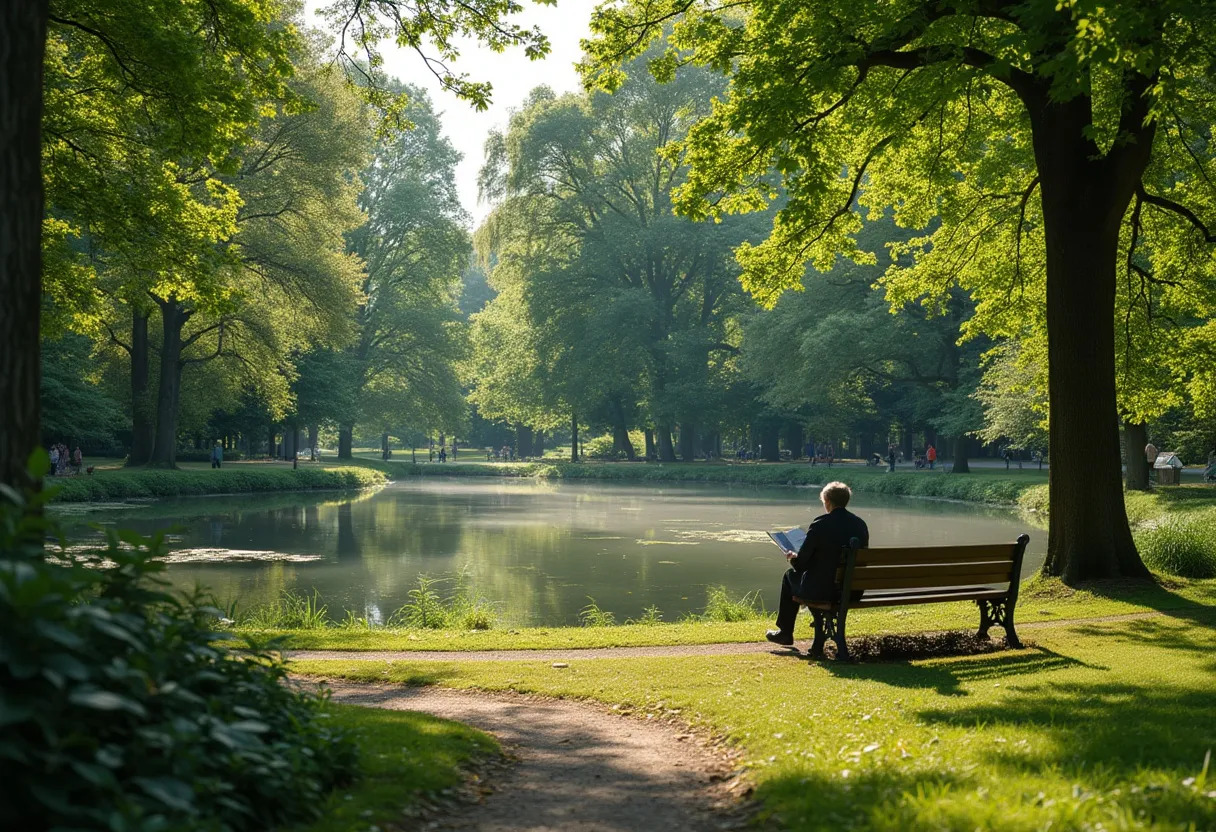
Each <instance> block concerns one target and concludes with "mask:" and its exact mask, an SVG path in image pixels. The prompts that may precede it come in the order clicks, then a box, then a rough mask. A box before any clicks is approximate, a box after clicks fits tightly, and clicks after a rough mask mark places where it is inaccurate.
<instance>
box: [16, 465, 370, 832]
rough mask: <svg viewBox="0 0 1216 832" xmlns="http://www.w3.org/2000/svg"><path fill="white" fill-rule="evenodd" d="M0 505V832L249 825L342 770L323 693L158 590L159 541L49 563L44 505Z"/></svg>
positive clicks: (314, 807) (343, 743)
mask: <svg viewBox="0 0 1216 832" xmlns="http://www.w3.org/2000/svg"><path fill="white" fill-rule="evenodd" d="M0 499H2V500H3V503H2V504H0V633H2V634H3V635H2V636H0V777H2V778H3V782H4V789H3V792H2V794H0V826H3V827H5V828H8V827H9V825H10V824H19V825H20V828H28V829H45V828H61V829H85V828H89V829H94V828H105V829H110V830H116V832H120V831H121V832H126V831H127V830H141V831H142V830H147V832H152V830H208V831H209V832H210V831H211V830H233V832H239V831H240V830H255V829H256V830H261V829H265V828H267V827H271V826H275V825H278V824H281V823H285V822H290V821H295V820H299V819H306V818H310V817H312V816H315V814H316V813H317V811H318V810H319V807H320V805H321V803H322V802H323V801H324V799H325V795H326V793H327V792H329V791H330V790H331V789H332V788H333V787H334V786H335V785H338V784H340V783H343V782H346V781H348V780H349V779H351V777H352V776H353V775H354V774H355V768H356V763H357V760H356V753H355V747H354V745H353V743H352V742H351V741H350V740H349V739H348V738H347V737H346V736H345V734H344V733H343V732H342V731H341V730H338V729H337V728H335V727H334V726H333V725H332V724H331V723H330V721H329V719H328V717H329V714H328V710H327V707H326V704H325V701H324V700H323V699H322V698H318V697H316V696H313V695H308V694H305V693H303V692H299V691H297V690H294V689H293V688H291V687H289V686H287V685H286V684H285V681H286V673H287V671H286V668H285V667H284V665H283V664H282V662H281V661H279V660H278V659H277V658H275V657H274V655H273V654H272V653H271V652H269V651H268V650H266V649H264V648H263V647H259V646H251V647H248V648H231V649H230V648H225V647H222V646H218V645H216V644H215V643H214V635H215V633H214V628H213V626H212V625H213V624H214V622H215V619H216V618H217V617H218V616H219V614H220V612H219V610H216V609H214V608H211V607H208V606H205V605H204V604H203V603H201V600H200V598H199V597H198V596H197V595H191V596H187V595H179V594H175V593H171V592H170V591H168V590H167V589H165V588H164V584H163V583H162V581H161V580H160V579H158V577H157V573H158V572H159V571H160V570H162V569H163V568H164V567H163V564H161V563H160V562H158V561H157V560H155V559H154V558H155V556H156V555H157V554H159V553H161V551H162V540H161V539H160V537H159V536H158V537H156V538H153V539H150V540H149V539H143V538H140V537H138V536H136V535H127V534H120V535H111V537H110V543H109V547H108V548H107V549H106V550H105V551H103V552H99V553H96V554H88V555H76V554H68V553H67V552H57V553H54V554H51V555H49V556H48V554H47V552H46V550H45V548H44V542H43V541H44V540H45V538H46V536H47V535H48V533H54V529H53V528H51V527H50V525H49V523H48V522H47V521H46V520H45V519H43V518H42V517H40V516H39V515H38V514H37V513H36V509H37V508H38V507H39V503H40V502H42V501H43V500H45V495H40V496H39V497H36V498H35V502H34V503H33V505H32V506H31V507H30V509H31V510H26V507H25V506H23V505H22V503H21V501H20V500H19V499H17V498H16V496H15V495H14V494H13V493H12V492H11V490H8V489H3V494H0ZM120 541H121V543H123V544H126V546H122V545H120ZM12 828H18V827H17V825H13V826H12Z"/></svg>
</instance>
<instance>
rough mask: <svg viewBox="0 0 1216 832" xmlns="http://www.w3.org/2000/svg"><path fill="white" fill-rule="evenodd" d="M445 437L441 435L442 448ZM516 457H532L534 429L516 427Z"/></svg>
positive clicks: (521, 426)
mask: <svg viewBox="0 0 1216 832" xmlns="http://www.w3.org/2000/svg"><path fill="white" fill-rule="evenodd" d="M442 440H443V436H442V434H441V435H440V445H441V446H442V444H443V443H442ZM515 456H516V457H518V458H519V459H526V458H528V457H530V456H532V428H530V427H528V426H527V425H516V426H515Z"/></svg>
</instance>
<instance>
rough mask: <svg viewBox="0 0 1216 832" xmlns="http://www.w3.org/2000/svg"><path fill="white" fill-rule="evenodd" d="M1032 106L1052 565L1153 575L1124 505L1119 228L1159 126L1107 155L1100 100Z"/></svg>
mask: <svg viewBox="0 0 1216 832" xmlns="http://www.w3.org/2000/svg"><path fill="white" fill-rule="evenodd" d="M1084 104H1085V106H1084V108H1083V111H1082V112H1080V113H1078V112H1077V109H1078V107H1080V106H1081V105H1080V104H1078V103H1076V102H1071V103H1066V104H1052V105H1047V106H1045V107H1043V108H1042V110H1040V111H1038V112H1032V113H1031V118H1032V124H1033V126H1034V144H1035V158H1036V161H1037V163H1038V170H1039V177H1040V181H1041V185H1040V187H1041V191H1042V205H1043V226H1044V236H1045V239H1046V250H1047V360H1048V398H1049V400H1050V401H1051V427H1050V452H1051V473H1050V475H1049V480H1048V482H1049V486H1048V487H1049V495H1050V506H1051V529H1050V532H1049V533H1048V539H1047V559H1046V561H1045V562H1044V564H1043V571H1044V572H1045V573H1046V574H1049V575H1058V576H1060V577H1061V578H1063V579H1064V581H1065V582H1067V583H1070V584H1073V583H1076V582H1078V581H1082V580H1088V579H1094V578H1115V577H1133V576H1148V574H1149V572H1148V569H1147V568H1146V567H1145V566H1144V564H1143V562H1142V561H1141V560H1140V556H1139V555H1138V554H1137V552H1136V544H1135V543H1134V542H1133V540H1132V534H1131V529H1130V528H1129V527H1128V522H1127V510H1126V507H1125V506H1124V502H1123V477H1122V471H1121V470H1120V468H1121V466H1120V464H1119V463H1120V453H1119V429H1118V421H1117V416H1116V413H1117V411H1116V404H1115V329H1114V315H1115V269H1116V262H1117V260H1118V255H1119V229H1120V226H1121V224H1122V221H1123V216H1124V213H1125V211H1126V210H1127V206H1128V202H1129V201H1130V199H1131V196H1132V194H1133V192H1134V190H1135V187H1136V185H1137V183H1138V182H1139V180H1140V176H1141V174H1142V173H1143V170H1144V167H1145V165H1146V164H1147V161H1148V153H1149V151H1150V150H1151V147H1152V134H1151V133H1149V134H1148V135H1143V136H1140V137H1138V139H1137V141H1136V142H1132V143H1131V144H1130V145H1129V146H1128V147H1127V148H1121V147H1118V146H1117V147H1116V148H1113V149H1112V150H1111V151H1110V156H1109V157H1107V158H1106V159H1095V158H1094V155H1095V148H1094V147H1093V144H1092V143H1091V142H1089V141H1088V140H1084V139H1082V138H1081V136H1082V132H1081V131H1082V129H1083V128H1084V127H1085V126H1086V125H1088V124H1089V122H1090V118H1091V113H1090V111H1089V106H1088V101H1087V100H1085V101H1084Z"/></svg>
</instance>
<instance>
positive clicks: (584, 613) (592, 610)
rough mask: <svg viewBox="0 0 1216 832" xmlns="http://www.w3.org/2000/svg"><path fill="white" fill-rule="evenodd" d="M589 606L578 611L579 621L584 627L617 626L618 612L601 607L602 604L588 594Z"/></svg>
mask: <svg viewBox="0 0 1216 832" xmlns="http://www.w3.org/2000/svg"><path fill="white" fill-rule="evenodd" d="M587 602H588V603H587V606H585V607H583V608H582V609H581V610H579V611H578V620H579V623H580V624H582V625H583V626H584V627H615V626H616V614H615V613H612V612H609V611H608V610H605V609H601V608H600V605H599V604H597V603H596V602H595V599H594V598H592V597H591V596H590V595H588V596H587Z"/></svg>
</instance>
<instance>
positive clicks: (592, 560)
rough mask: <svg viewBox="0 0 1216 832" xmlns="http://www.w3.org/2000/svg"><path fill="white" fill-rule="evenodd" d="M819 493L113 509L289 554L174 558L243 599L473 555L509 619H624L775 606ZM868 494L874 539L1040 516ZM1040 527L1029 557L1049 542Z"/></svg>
mask: <svg viewBox="0 0 1216 832" xmlns="http://www.w3.org/2000/svg"><path fill="white" fill-rule="evenodd" d="M815 499H816V492H815V491H813V490H809V489H755V488H750V487H743V486H738V487H726V486H702V485H676V486H663V487H655V486H642V485H637V486H630V485H617V484H603V485H601V484H595V483H550V482H536V481H529V480H522V481H521V480H481V481H440V482H433V481H421V482H420V481H413V482H407V483H399V484H396V485H393V486H390V487H389V488H386V489H383V490H381V491H379V492H376V493H374V494H370V495H367V494H363V495H358V496H355V497H352V498H344V499H336V498H335V497H334V496H333V495H328V496H320V495H299V494H294V495H272V496H249V497H242V498H240V499H239V500H234V499H222V498H196V499H191V500H180V501H174V502H170V503H158V504H156V505H155V506H151V507H146V508H142V509H131V510H126V511H120V512H109V513H107V514H105V515H103V517H104V521H105V522H106V523H108V524H116V525H122V526H126V527H132V528H135V529H137V530H139V531H141V532H144V533H149V532H151V531H153V530H154V529H161V528H166V527H169V526H174V525H176V526H180V527H181V528H182V529H183V531H182V532H181V534H180V536H179V537H177V538H175V539H174V542H173V544H172V545H173V548H174V549H176V550H202V549H212V550H214V549H221V550H233V551H236V552H259V553H266V552H273V553H280V554H282V555H284V556H289V557H285V558H283V559H272V558H267V557H262V558H252V559H251V558H245V559H244V560H242V561H240V562H233V560H232V559H231V558H228V557H225V556H224V553H222V552H217V553H215V555H214V557H212V558H207V559H204V560H201V561H200V559H199V558H193V557H192V558H189V560H188V562H185V563H174V564H172V565H171V566H170V568H169V576H170V578H171V579H173V580H174V581H175V582H177V583H179V584H181V585H192V584H194V583H196V582H197V583H200V584H203V585H206V586H208V587H210V588H211V589H212V590H213V591H214V593H215V594H216V596H217V597H218V598H220V599H221V600H231V599H236V600H237V601H238V603H239V604H240V605H241V606H249V605H251V604H256V603H260V602H262V601H265V600H268V599H270V598H272V597H274V596H275V595H276V594H278V593H279V592H280V591H282V590H283V589H294V590H296V591H300V592H309V593H310V592H311V591H312V590H313V589H316V590H317V591H318V592H320V594H321V596H322V597H323V599H324V600H325V601H326V602H327V603H328V604H329V607H330V613H331V615H332V616H333V617H335V618H341V617H343V610H346V609H349V610H353V611H354V612H355V613H356V614H358V615H368V616H369V617H371V618H373V620H376V619H382V618H386V617H387V616H389V615H391V614H392V612H393V611H394V610H396V609H397V608H399V607H400V606H401V605H402V604H404V603H406V602H407V601H408V595H407V593H408V591H409V589H410V588H411V587H412V586H413V585H414V583H415V580H416V578H417V576H418V575H419V574H423V573H426V574H430V575H441V574H453V573H454V572H455V571H456V570H458V569H464V570H466V578H467V581H468V582H469V584H470V585H471V586H472V587H473V588H474V590H475V591H476V592H477V593H478V594H479V595H481V596H483V597H485V598H487V599H490V600H492V601H495V602H498V603H499V604H500V605H501V608H502V612H503V614H504V617H505V618H506V619H507V621H508V622H510V623H515V624H525V623H528V624H543V625H550V624H569V623H575V622H576V621H577V615H578V610H579V609H580V608H581V607H582V606H583V605H585V604H586V603H587V600H586V599H587V596H594V597H595V599H596V600H597V602H598V603H599V604H600V605H601V606H602V607H603V608H605V609H609V610H612V611H613V612H615V613H616V614H617V617H618V619H620V620H623V619H624V618H626V617H629V616H635V615H638V614H640V613H641V611H642V610H643V608H645V607H646V606H648V605H651V604H654V605H656V606H658V607H659V608H660V609H661V610H663V613H664V616H665V618H666V619H668V620H673V619H675V618H678V617H679V616H680V615H682V614H684V613H685V612H689V611H697V610H699V609H700V608H701V607H702V606H703V604H704V598H705V587H706V586H707V585H711V584H725V585H726V586H727V587H729V588H730V589H731V590H732V591H735V592H738V593H743V592H747V591H750V590H754V589H759V590H761V593H762V595H763V597H764V598H765V599H766V600H767V601H768V602H769V604H770V605H771V604H772V602H773V601H775V597H774V595H775V587H776V585H777V581H778V579H779V576H780V573H781V570H782V569H783V567H784V564H783V562H782V559H781V555H780V553H779V552H778V551H777V549H776V548H775V547H774V546H772V545H771V544H770V543H768V542H767V538H766V537H765V536H764V535H763V531H764V530H766V529H772V528H788V527H789V526H792V525H795V524H805V523H806V522H807V521H808V520H809V518H810V517H811V516H813V511H812V508H811V506H812V503H813V502H814V501H815ZM855 508H856V510H857V511H858V512H859V513H861V514H862V515H863V516H864V517H865V518H866V521H867V522H868V523H869V525H870V529H871V539H872V541H873V542H874V543H875V545H882V544H895V543H903V544H909V545H917V544H930V543H979V542H991V541H1012V540H1013V539H1014V538H1016V537H1017V535H1018V534H1019V533H1021V532H1023V531H1027V530H1028V529H1027V528H1026V523H1025V522H1024V521H1022V520H1021V519H1020V518H1018V517H1017V516H1016V515H1014V514H1013V513H1011V512H1007V511H1001V510H990V509H983V508H978V507H975V506H968V505H961V504H952V503H944V502H931V501H923V500H899V499H894V498H879V497H869V496H867V495H859V496H858V497H857V498H856V501H855ZM90 519H95V518H90ZM1029 531H1030V533H1031V538H1032V543H1031V548H1030V552H1031V557H1030V558H1029V560H1028V562H1027V570H1028V571H1030V570H1032V569H1033V568H1035V567H1036V566H1037V564H1038V563H1039V562H1041V559H1042V552H1043V551H1044V548H1045V542H1046V533H1045V532H1043V531H1041V530H1035V529H1030V530H1029ZM89 534H90V533H89V532H87V531H86V530H84V529H83V528H81V529H77V532H76V534H75V535H74V536H75V537H77V538H78V539H79V538H83V537H87V536H88V535H89Z"/></svg>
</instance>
